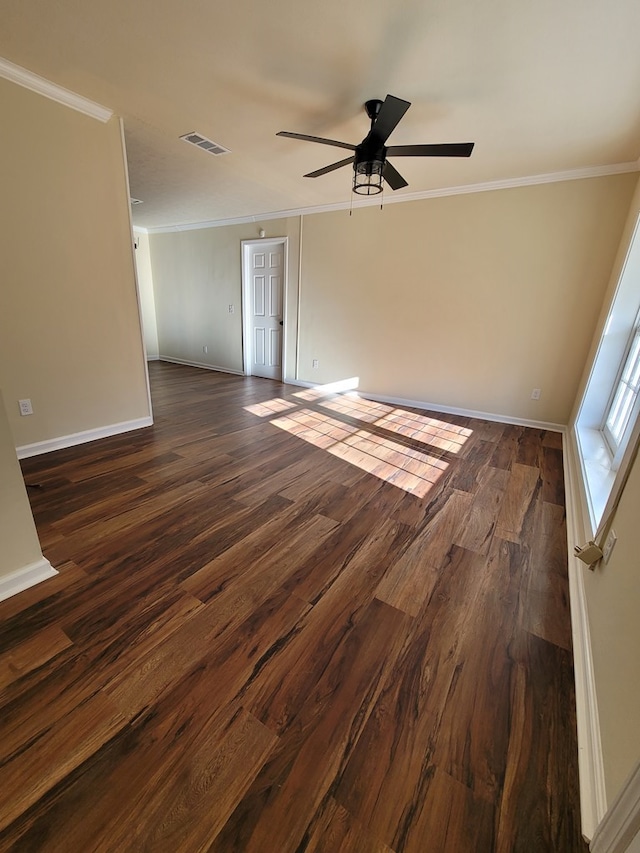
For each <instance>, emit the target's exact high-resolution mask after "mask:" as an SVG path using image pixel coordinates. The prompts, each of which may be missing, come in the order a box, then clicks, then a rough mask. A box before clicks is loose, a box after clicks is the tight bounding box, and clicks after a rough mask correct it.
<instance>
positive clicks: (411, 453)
mask: <svg viewBox="0 0 640 853" xmlns="http://www.w3.org/2000/svg"><path fill="white" fill-rule="evenodd" d="M271 423H272V424H273V425H274V426H277V427H278V428H279V429H283V430H286V431H287V432H289V433H291V434H292V435H295V436H297V437H298V438H302V439H304V440H305V441H308V442H309V443H310V444H313V445H314V446H315V447H319V448H320V449H322V450H326V451H327V452H328V453H331V454H332V455H333V456H337V457H338V458H340V459H343V460H344V461H345V462H348V463H349V464H351V465H355V466H357V467H358V468H360V469H361V470H362V471H366V472H367V473H368V474H373V475H374V476H375V477H378V478H379V479H381V480H385V481H386V482H387V483H391V484H393V485H394V486H397V487H398V488H401V489H404V491H406V492H409V493H410V494H412V495H416V496H417V497H420V498H423V497H425V495H426V494H427V493H428V492H429V490H430V489H431V488H432V486H433V484H434V483H436V482H437V481H438V480H439V478H440V477H441V476H442V474H443V472H444V471H446V469H447V468H448V467H449V463H448V462H445V461H444V460H443V459H440V458H438V457H435V456H432V455H431V454H429V453H426V452H424V451H420V450H415V449H413V448H410V447H406V446H405V445H403V444H400V443H399V442H397V441H394V440H393V439H392V438H384V437H382V436H380V435H376V434H375V433H372V432H370V431H369V430H367V429H362V428H360V427H358V426H355V425H352V424H345V423H343V422H342V421H338V420H336V419H334V418H332V417H330V416H329V415H325V414H323V413H322V412H314V411H312V410H310V409H300V410H298V411H295V412H290V413H287V414H285V415H284V416H283V417H280V418H276V419H274V420H272V421H271Z"/></svg>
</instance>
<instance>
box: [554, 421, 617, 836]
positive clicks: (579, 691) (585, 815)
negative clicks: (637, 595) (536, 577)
mask: <svg viewBox="0 0 640 853" xmlns="http://www.w3.org/2000/svg"><path fill="white" fill-rule="evenodd" d="M573 448H574V445H573V442H572V439H571V436H570V432H569V430H567V433H566V434H565V444H564V452H563V457H564V481H565V504H566V510H567V546H568V554H569V561H568V562H569V603H570V607H571V634H572V640H573V667H574V679H575V687H576V722H577V730H578V774H579V782H580V812H581V818H582V833H583V835H584V837H585V838H587V839H591V838H593V837H594V835H595V832H596V829H597V827H598V825H599V824H600V822H601V821H602V819H603V817H604V815H605V813H606V810H607V794H606V787H605V777H604V761H603V757H602V743H601V739H600V718H599V715H598V697H597V693H596V681H595V673H594V669H593V656H592V653H591V634H590V631H589V614H588V612H587V601H586V595H585V590H584V572H585V571H588V569H586V567H585V565H584V563H582V562H581V561H580V560H578V559H577V557H575V556H574V547H575V546H576V545H581V544H583V543H584V541H585V535H584V524H582V523H581V521H580V518H581V515H580V509H579V507H580V497H579V484H578V481H577V479H576V465H575V460H574V456H573Z"/></svg>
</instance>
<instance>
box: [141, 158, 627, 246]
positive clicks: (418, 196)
mask: <svg viewBox="0 0 640 853" xmlns="http://www.w3.org/2000/svg"><path fill="white" fill-rule="evenodd" d="M629 172H640V160H637V161H634V162H633V163H612V164H610V165H606V166H587V167H585V168H582V169H569V170H567V171H565V172H549V173H548V174H543V175H527V176H525V177H522V178H504V179H503V180H499V181H486V182H485V183H481V184H463V185H461V186H457V187H442V188H439V189H434V190H424V191H422V192H416V193H404V194H403V195H395V196H394V197H391V196H387V195H385V197H384V202H383V204H384V205H388V204H402V203H403V202H407V201H421V200H422V199H428V198H444V197H445V196H452V195H468V194H471V193H484V192H492V191H494V190H508V189H514V188H516V187H531V186H537V185H538V184H556V183H560V182H562V181H581V180H584V179H586V178H602V177H606V176H607V175H622V174H626V173H629ZM375 198H377V199H378V200H377V201H375V200H371V201H360V200H358V201H354V202H353V203H351V202H348V201H346V202H339V203H337V204H323V205H316V206H312V207H298V208H293V209H291V210H276V211H273V212H269V213H261V214H255V215H253V216H238V217H235V218H231V219H212V220H207V221H204V222H189V223H186V224H178V225H158V226H153V225H148V226H145V227H144V228H143V227H142V226H140V225H135V226H134V227H135V228H137V229H138V230H139V231H146V233H147V234H170V233H172V232H174V231H196V230H200V229H202V228H221V227H223V226H225V225H246V224H250V223H257V222H266V221H267V220H269V219H287V218H288V217H292V216H307V215H310V214H312V213H331V212H334V211H336V210H349V209H351V208H353V209H354V210H355V209H358V208H361V207H380V197H379V196H376V197H375Z"/></svg>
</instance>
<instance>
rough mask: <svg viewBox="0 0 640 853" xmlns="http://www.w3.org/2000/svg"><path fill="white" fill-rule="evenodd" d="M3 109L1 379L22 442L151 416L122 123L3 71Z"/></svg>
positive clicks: (16, 437)
mask: <svg viewBox="0 0 640 853" xmlns="http://www.w3.org/2000/svg"><path fill="white" fill-rule="evenodd" d="M0 108H1V113H2V157H1V158H0V184H1V185H2V205H1V208H0V257H1V258H2V264H3V268H2V289H1V292H0V300H1V302H0V386H2V388H3V391H4V395H5V402H6V406H7V412H8V416H9V424H10V427H11V431H12V433H13V436H14V440H15V443H16V445H18V446H23V445H27V444H32V443H36V442H41V441H46V440H50V439H55V438H59V437H61V436H66V435H71V434H73V433H76V432H81V431H84V430H91V429H96V428H101V427H106V426H109V425H111V424H114V423H121V422H128V421H132V420H137V419H140V418H144V417H148V416H149V405H148V396H147V389H146V373H145V364H144V357H143V347H142V337H141V331H140V322H139V314H138V306H137V298H136V290H135V277H134V268H133V253H132V248H131V232H130V225H129V214H128V198H127V189H126V180H125V177H126V172H125V167H124V161H123V156H122V145H121V136H120V126H119V122H118V121H117V120H116V119H112V120H111V121H110V122H108V123H107V124H102V123H101V122H99V121H96V120H95V119H91V118H89V117H87V116H84V115H82V114H80V113H78V112H76V111H74V110H71V109H69V108H67V107H63V106H61V105H60V104H57V103H55V102H53V101H50V100H48V99H46V98H44V97H42V96H40V95H37V94H35V93H33V92H30V91H28V90H26V89H23V88H21V87H19V86H16V85H14V84H13V83H9V82H7V81H5V80H0ZM25 397H28V398H30V399H31V400H32V403H33V409H34V414H33V415H32V416H30V417H20V416H19V413H18V406H17V400H18V399H21V398H25Z"/></svg>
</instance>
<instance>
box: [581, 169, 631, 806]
mask: <svg viewBox="0 0 640 853" xmlns="http://www.w3.org/2000/svg"><path fill="white" fill-rule="evenodd" d="M636 181H637V177H636ZM639 214H640V181H637V187H636V191H635V194H634V196H633V199H632V201H631V205H630V207H629V212H628V217H627V220H626V223H625V227H624V229H623V231H622V239H621V241H620V247H619V251H618V254H617V257H616V262H615V264H614V266H613V272H612V275H611V279H610V283H609V287H608V290H607V294H606V297H605V299H604V303H603V305H602V311H601V314H600V318H599V321H598V324H597V328H596V333H595V335H594V337H593V342H592V346H591V350H590V357H589V360H588V361H587V365H586V367H585V370H584V374H583V378H582V382H581V386H580V393H579V394H578V395H577V398H576V405H575V408H574V413H573V415H572V420H574V419H575V416H576V414H577V410H578V406H579V402H580V399H581V397H582V394H583V392H584V387H585V385H586V381H587V378H588V375H589V370H590V367H591V363H592V360H593V357H594V355H595V352H596V348H597V344H598V342H599V340H600V337H601V335H602V331H603V327H604V323H605V320H606V317H607V314H608V311H609V307H610V305H611V301H612V299H613V296H614V292H615V287H616V285H617V282H618V278H619V276H620V273H621V270H622V265H623V262H624V259H625V257H626V254H627V250H628V247H629V244H630V240H631V237H632V234H633V229H634V227H635V224H636V221H637V219H638V215H639ZM639 520H640V458H637V459H636V461H635V464H634V466H633V468H632V470H631V473H630V476H629V479H628V481H627V484H626V487H625V490H624V492H623V495H622V498H621V500H620V503H619V505H618V509H617V511H616V513H615V516H614V518H613V525H612V526H613V529H614V530H615V532H616V533H617V536H618V542H617V544H616V546H615V549H614V551H613V554H612V555H611V559H610V561H609V563H608V564H607V565H603V564H601V565H599V566H598V567H597V568H596V569H595V571H593V572H591V571H589V570H588V569H586V568H585V569H583V570H582V571H583V580H584V587H585V595H586V600H587V610H588V617H589V630H590V634H591V651H592V654H593V666H594V671H595V680H596V692H597V697H598V713H599V717H600V734H601V740H602V753H603V760H604V770H605V782H606V789H607V799H608V801H609V803H611V801H612V800H613V799H614V797H615V796H616V794H617V793H618V791H619V790H620V787H621V786H622V784H623V783H624V781H625V779H626V778H627V776H628V775H629V773H631V771H632V770H633V768H634V767H635V766H636V764H637V763H638V762H639V761H640V726H639V725H638V722H639V721H640V678H639V677H638V674H639V665H638V661H639V659H640V617H639V614H640V536H639V534H638V522H639Z"/></svg>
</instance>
